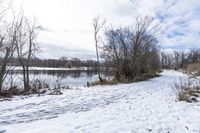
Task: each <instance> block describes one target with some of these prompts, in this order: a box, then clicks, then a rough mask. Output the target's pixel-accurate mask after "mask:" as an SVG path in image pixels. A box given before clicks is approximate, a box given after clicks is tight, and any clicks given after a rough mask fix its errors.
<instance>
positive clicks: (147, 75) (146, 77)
mask: <svg viewBox="0 0 200 133" xmlns="http://www.w3.org/2000/svg"><path fill="white" fill-rule="evenodd" d="M160 72H161V71H160ZM159 76H160V75H159V74H157V73H145V74H143V75H141V76H137V77H135V78H134V79H133V80H128V79H121V80H117V79H112V80H106V79H103V82H100V81H99V80H98V81H95V82H92V83H87V86H88V87H90V86H97V85H115V84H120V83H133V82H139V81H146V80H149V79H151V78H155V77H159Z"/></svg>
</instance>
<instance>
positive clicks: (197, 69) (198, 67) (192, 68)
mask: <svg viewBox="0 0 200 133" xmlns="http://www.w3.org/2000/svg"><path fill="white" fill-rule="evenodd" d="M187 72H188V73H195V74H198V75H199V74H200V63H193V64H189V65H187Z"/></svg>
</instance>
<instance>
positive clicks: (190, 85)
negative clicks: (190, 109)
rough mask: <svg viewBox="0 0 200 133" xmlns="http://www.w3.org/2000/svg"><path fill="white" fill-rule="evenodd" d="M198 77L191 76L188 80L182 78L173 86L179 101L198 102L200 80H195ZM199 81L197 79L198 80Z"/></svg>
mask: <svg viewBox="0 0 200 133" xmlns="http://www.w3.org/2000/svg"><path fill="white" fill-rule="evenodd" d="M195 79H196V78H194V77H190V78H189V79H187V80H183V79H181V78H180V80H179V82H178V83H176V84H175V85H174V87H173V89H174V91H175V93H176V97H177V100H178V101H186V102H197V101H198V100H197V98H198V97H199V96H200V84H199V83H200V82H199V81H198V82H194V80H195ZM196 81H197V80H196Z"/></svg>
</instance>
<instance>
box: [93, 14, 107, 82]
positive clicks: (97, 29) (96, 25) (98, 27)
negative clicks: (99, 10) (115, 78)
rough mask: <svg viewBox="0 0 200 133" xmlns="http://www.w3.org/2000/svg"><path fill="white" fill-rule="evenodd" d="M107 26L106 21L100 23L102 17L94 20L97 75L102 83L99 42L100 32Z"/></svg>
mask: <svg viewBox="0 0 200 133" xmlns="http://www.w3.org/2000/svg"><path fill="white" fill-rule="evenodd" d="M104 25H105V21H102V22H101V21H100V17H99V16H98V17H96V18H94V19H93V28H94V40H95V47H96V56H97V73H98V77H99V80H100V81H101V82H102V81H103V80H102V77H101V75H100V68H99V49H98V47H99V40H100V35H99V32H100V30H101V29H102V28H103V26H104Z"/></svg>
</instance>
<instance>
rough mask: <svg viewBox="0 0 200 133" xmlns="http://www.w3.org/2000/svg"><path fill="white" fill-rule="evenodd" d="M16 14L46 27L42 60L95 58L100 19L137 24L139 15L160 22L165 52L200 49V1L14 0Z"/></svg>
mask: <svg viewBox="0 0 200 133" xmlns="http://www.w3.org/2000/svg"><path fill="white" fill-rule="evenodd" d="M12 5H13V7H14V8H15V10H16V11H17V10H19V8H20V7H22V6H23V10H24V13H25V15H27V16H29V17H32V18H33V17H35V18H36V19H37V23H38V24H39V25H41V26H42V27H43V30H42V31H40V33H39V36H38V42H39V43H40V44H41V49H42V50H43V52H42V53H40V57H41V58H59V57H61V56H67V57H79V58H86V59H89V58H90V59H91V58H95V51H94V50H95V47H94V46H95V45H94V40H93V34H92V33H93V32H92V31H93V29H92V20H93V18H94V17H95V16H97V15H100V16H101V17H102V18H105V19H106V21H107V25H110V24H112V25H113V26H126V25H130V24H134V18H135V17H136V16H138V15H142V16H145V15H151V16H153V17H155V19H156V21H158V22H160V24H161V26H162V28H161V33H160V35H159V41H160V45H161V47H162V48H163V49H165V51H173V50H174V49H176V50H187V49H190V48H194V47H199V46H200V15H199V14H200V0H12Z"/></svg>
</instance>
